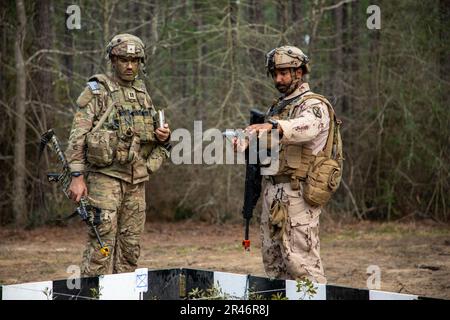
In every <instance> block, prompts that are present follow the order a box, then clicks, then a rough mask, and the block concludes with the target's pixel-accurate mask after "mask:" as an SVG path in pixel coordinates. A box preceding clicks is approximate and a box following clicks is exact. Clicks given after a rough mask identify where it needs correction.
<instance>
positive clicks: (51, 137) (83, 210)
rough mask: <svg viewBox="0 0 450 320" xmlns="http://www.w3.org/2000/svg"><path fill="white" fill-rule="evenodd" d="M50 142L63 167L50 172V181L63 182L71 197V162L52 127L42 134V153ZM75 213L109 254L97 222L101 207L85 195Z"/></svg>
mask: <svg viewBox="0 0 450 320" xmlns="http://www.w3.org/2000/svg"><path fill="white" fill-rule="evenodd" d="M49 142H50V147H51V149H52V150H53V151H54V152H55V153H56V155H57V156H58V160H59V162H60V164H61V165H62V167H63V171H62V173H60V174H59V173H49V174H48V175H47V178H48V181H49V182H59V183H61V184H62V187H63V192H64V194H65V195H66V196H67V197H68V198H69V195H68V191H69V186H70V183H71V181H72V176H71V174H70V168H69V163H68V162H67V159H66V157H65V155H64V152H62V150H61V147H60V145H59V141H58V139H57V138H56V135H55V133H54V132H53V130H52V129H50V130H48V131H47V132H45V133H44V134H43V135H42V136H41V145H40V150H39V153H40V154H41V153H42V152H43V151H44V148H45V146H46V145H47V144H48V143H49ZM89 212H93V213H94V221H92V219H90V218H89ZM74 215H79V216H80V217H81V219H82V220H83V221H85V222H86V223H87V224H88V225H89V226H90V227H91V228H92V230H93V231H94V233H95V236H96V238H97V241H98V243H99V244H100V252H101V253H102V254H103V255H104V256H105V257H107V256H109V248H108V247H107V246H105V245H104V244H103V241H102V239H101V238H100V235H99V234H98V230H97V227H96V224H98V223H100V209H99V208H97V207H94V206H92V205H90V204H89V202H88V200H87V199H86V198H85V197H81V200H80V203H79V206H78V207H77V208H76V209H75V212H74V213H73V214H71V215H70V216H69V218H70V217H72V216H74Z"/></svg>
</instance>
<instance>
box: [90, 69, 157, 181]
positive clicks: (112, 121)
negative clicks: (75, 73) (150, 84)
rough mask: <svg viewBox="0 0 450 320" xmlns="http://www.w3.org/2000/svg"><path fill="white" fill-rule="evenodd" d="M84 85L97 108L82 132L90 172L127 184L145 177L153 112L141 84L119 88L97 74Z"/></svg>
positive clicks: (151, 145)
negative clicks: (86, 130) (118, 179)
mask: <svg viewBox="0 0 450 320" xmlns="http://www.w3.org/2000/svg"><path fill="white" fill-rule="evenodd" d="M100 84H102V85H103V87H104V88H105V89H106V92H105V90H102V89H101V87H100ZM88 86H89V87H90V89H91V92H92V93H93V95H94V97H95V99H96V100H95V103H94V108H96V107H98V108H99V110H94V114H95V115H96V116H95V119H94V122H93V126H94V128H93V129H92V130H91V131H90V132H89V133H88V134H87V135H86V144H87V150H86V159H87V161H88V162H89V163H90V164H91V165H93V167H92V171H97V172H101V173H104V174H106V175H110V176H114V177H117V178H120V179H123V180H125V181H127V182H131V183H135V181H141V180H143V179H148V173H147V169H146V163H145V160H146V159H147V158H148V156H149V155H150V154H151V152H152V150H153V149H154V148H155V146H156V137H155V134H154V130H155V127H154V120H153V119H154V116H155V114H156V111H155V109H154V107H153V104H152V102H151V99H150V97H149V96H148V94H147V92H146V89H145V85H144V84H143V82H142V81H140V80H135V81H134V83H133V86H132V87H123V86H119V85H117V84H116V83H114V82H112V81H111V80H110V79H109V78H108V77H107V76H106V75H103V74H98V75H94V76H92V77H91V78H89V82H88Z"/></svg>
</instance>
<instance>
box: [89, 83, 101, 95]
mask: <svg viewBox="0 0 450 320" xmlns="http://www.w3.org/2000/svg"><path fill="white" fill-rule="evenodd" d="M87 85H88V87H89V89H91V91H92V93H93V94H100V85H99V84H98V82H97V81H89V82H88V83H87Z"/></svg>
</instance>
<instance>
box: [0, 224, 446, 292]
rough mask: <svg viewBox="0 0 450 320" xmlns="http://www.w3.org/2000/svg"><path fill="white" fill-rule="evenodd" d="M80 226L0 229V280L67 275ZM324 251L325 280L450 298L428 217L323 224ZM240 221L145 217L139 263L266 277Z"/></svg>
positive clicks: (442, 252) (441, 237)
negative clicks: (374, 271)
mask: <svg viewBox="0 0 450 320" xmlns="http://www.w3.org/2000/svg"><path fill="white" fill-rule="evenodd" d="M85 228H86V227H85V225H83V224H82V223H81V222H78V221H74V222H71V223H70V224H69V226H68V227H43V228H38V229H34V230H30V231H18V230H14V229H11V228H2V229H0V239H1V240H0V284H14V283H23V282H34V281H43V280H56V279H64V278H67V277H68V276H69V275H70V274H68V273H66V270H67V268H68V267H69V266H70V265H73V264H78V263H79V262H80V260H81V253H82V250H83V247H84V242H85V232H86V229H85ZM320 232H321V234H320V237H321V251H322V259H323V263H324V267H325V272H326V275H327V278H328V282H329V283H332V284H337V285H343V286H351V287H356V288H366V287H367V278H368V275H367V274H366V272H367V268H368V267H369V266H370V265H377V266H378V267H379V268H380V270H381V290H385V291H392V292H402V293H411V294H417V295H422V296H428V297H435V298H446V299H450V228H449V226H448V225H442V224H437V223H435V222H432V221H425V222H424V221H422V222H406V223H375V222H357V223H339V222H336V221H331V220H330V221H327V220H325V221H323V222H322V225H321V231H320ZM242 235H243V227H242V225H241V224H222V225H218V224H215V225H210V224H206V223H204V222H194V221H183V222H177V223H169V222H165V223H152V222H148V223H147V225H146V227H145V233H144V236H143V242H142V245H141V247H142V250H141V258H140V261H139V265H140V267H148V268H149V269H164V268H182V267H185V268H196V269H205V270H216V271H226V272H234V273H241V274H252V275H262V276H263V275H264V269H263V265H262V260H261V253H260V248H261V245H260V241H259V229H258V226H257V225H256V224H253V225H252V229H251V232H250V236H251V239H252V250H251V251H250V252H244V251H243V250H242V247H241V241H242Z"/></svg>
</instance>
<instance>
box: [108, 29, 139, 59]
mask: <svg viewBox="0 0 450 320" xmlns="http://www.w3.org/2000/svg"><path fill="white" fill-rule="evenodd" d="M112 56H118V57H137V58H141V62H142V63H145V45H144V43H143V42H142V40H141V39H139V38H138V37H136V36H133V35H132V34H128V33H123V34H118V35H116V36H114V37H113V38H112V39H111V41H110V42H109V43H108V45H107V46H106V57H105V58H106V59H111V57H112Z"/></svg>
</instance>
